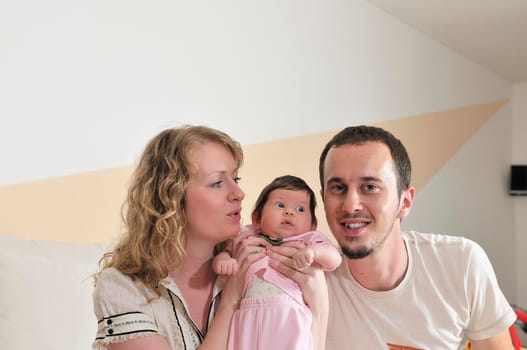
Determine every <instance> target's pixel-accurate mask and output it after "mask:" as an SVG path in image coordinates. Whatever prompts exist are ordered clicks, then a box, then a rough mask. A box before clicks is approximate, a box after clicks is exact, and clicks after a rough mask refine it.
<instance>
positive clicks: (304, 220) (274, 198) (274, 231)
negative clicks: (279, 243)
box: [257, 189, 315, 238]
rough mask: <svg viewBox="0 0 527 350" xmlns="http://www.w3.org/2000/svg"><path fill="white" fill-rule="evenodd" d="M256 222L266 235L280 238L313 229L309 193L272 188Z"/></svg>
mask: <svg viewBox="0 0 527 350" xmlns="http://www.w3.org/2000/svg"><path fill="white" fill-rule="evenodd" d="M257 224H259V226H260V230H261V231H262V232H264V233H265V234H267V235H268V236H271V237H281V238H287V237H291V236H294V235H298V234H301V233H304V232H307V231H311V230H313V229H315V226H314V225H313V223H312V221H311V212H310V210H309V194H308V193H307V192H306V191H298V190H285V189H276V190H274V191H273V192H271V193H270V194H269V198H268V199H267V202H266V203H265V205H264V207H263V210H262V217H261V219H260V222H259V223H257Z"/></svg>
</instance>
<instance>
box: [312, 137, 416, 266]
mask: <svg viewBox="0 0 527 350" xmlns="http://www.w3.org/2000/svg"><path fill="white" fill-rule="evenodd" d="M322 198H323V199H324V209H325V212H326V218H327V222H328V225H329V227H330V229H331V231H332V232H333V235H334V236H335V238H336V239H337V241H338V242H339V244H340V246H341V247H342V251H343V252H344V254H345V255H346V256H347V257H348V258H351V259H361V258H364V257H366V256H368V255H370V254H372V253H374V252H376V251H378V250H380V249H381V248H382V246H383V243H384V241H385V240H386V238H387V237H388V236H389V235H390V233H392V232H394V231H397V230H399V231H400V219H401V218H403V217H404V216H406V215H407V214H408V211H409V207H410V205H411V200H412V199H413V196H412V197H411V198H408V196H407V195H406V193H405V194H403V196H402V198H399V194H398V191H397V175H396V169H395V164H394V162H393V159H392V156H391V153H390V150H389V148H388V147H387V146H386V145H385V144H383V143H381V142H365V143H363V144H360V145H342V146H338V147H333V148H331V149H330V150H329V152H328V154H327V157H326V160H325V163H324V193H322ZM408 199H409V200H408Z"/></svg>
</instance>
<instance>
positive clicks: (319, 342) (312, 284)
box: [267, 241, 329, 350]
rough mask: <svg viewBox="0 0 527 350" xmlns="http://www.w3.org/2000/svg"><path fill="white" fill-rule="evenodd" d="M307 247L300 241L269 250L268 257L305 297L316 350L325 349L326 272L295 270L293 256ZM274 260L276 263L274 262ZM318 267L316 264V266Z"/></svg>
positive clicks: (315, 269) (310, 269) (326, 312)
mask: <svg viewBox="0 0 527 350" xmlns="http://www.w3.org/2000/svg"><path fill="white" fill-rule="evenodd" d="M304 247H305V245H304V244H303V243H302V242H300V241H292V242H287V243H284V244H282V245H280V246H273V247H268V248H267V255H268V256H269V257H270V258H272V260H270V264H271V266H272V267H273V268H275V269H276V270H278V271H279V272H281V273H282V274H284V275H286V276H287V277H289V278H291V279H293V280H294V281H295V282H296V283H298V285H299V286H300V289H302V294H303V296H304V302H305V303H306V305H307V306H308V307H309V309H310V310H311V313H312V314H313V325H312V327H311V331H312V333H313V341H314V346H315V347H314V348H315V349H317V350H318V349H324V348H325V342H326V329H327V322H328V313H329V297H328V288H327V284H326V278H325V277H324V271H323V270H322V269H321V268H318V267H316V266H313V265H312V266H309V267H307V268H305V269H304V270H302V271H299V270H297V269H295V268H294V266H295V264H294V261H293V256H294V255H295V254H296V253H297V252H298V250H300V249H303V248H304ZM273 260H274V261H273ZM315 265H316V264H315Z"/></svg>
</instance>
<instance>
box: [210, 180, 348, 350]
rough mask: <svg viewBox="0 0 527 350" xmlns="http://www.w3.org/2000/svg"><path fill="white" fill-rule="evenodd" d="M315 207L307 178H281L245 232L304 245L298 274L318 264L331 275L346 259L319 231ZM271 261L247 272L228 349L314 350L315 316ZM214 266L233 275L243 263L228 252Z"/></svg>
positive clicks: (263, 196) (257, 206)
mask: <svg viewBox="0 0 527 350" xmlns="http://www.w3.org/2000/svg"><path fill="white" fill-rule="evenodd" d="M315 207H316V199H315V194H314V192H313V190H312V189H311V188H310V187H309V185H308V184H307V183H306V182H305V181H304V180H302V179H301V178H298V177H296V176H291V175H285V176H281V177H277V178H276V179H274V180H273V181H272V182H271V183H270V184H269V185H267V186H266V187H265V188H264V189H263V190H262V192H261V193H260V195H259V197H258V199H257V200H256V204H255V207H254V209H253V212H252V216H251V218H252V222H253V225H249V226H246V227H244V229H250V230H253V231H254V233H255V235H257V236H259V237H262V238H263V239H265V240H266V241H267V242H269V243H270V244H271V245H280V244H282V243H285V242H288V241H301V242H303V243H304V244H305V247H304V248H303V249H300V250H298V252H297V253H296V254H295V255H294V256H293V267H294V268H295V269H297V270H303V269H305V268H307V267H308V266H311V265H313V266H316V267H320V268H322V269H324V270H326V271H332V270H334V269H335V268H337V266H338V265H340V263H341V261H342V257H341V255H340V253H339V251H338V250H337V248H335V246H334V245H333V244H332V243H331V242H330V241H329V239H328V238H327V237H326V236H325V235H324V234H322V233H320V232H318V231H315V229H316V226H317V218H316V215H315ZM269 259H270V258H269V257H267V256H266V257H264V258H262V259H260V260H259V261H257V262H255V263H254V264H253V265H252V266H251V267H250V268H249V270H248V272H247V279H246V283H245V290H244V296H243V299H242V301H241V303H240V309H239V310H238V311H236V313H235V314H234V317H233V320H232V324H231V331H230V336H229V345H228V349H229V350H244V349H273V350H280V349H284V350H306V349H313V337H312V333H311V323H312V316H311V312H310V310H309V308H308V307H307V306H306V305H305V303H304V301H303V298H302V292H301V290H300V288H299V287H298V285H297V284H296V282H294V281H293V280H291V279H290V278H288V277H286V276H284V275H282V274H281V273H279V272H278V271H276V270H274V269H273V268H271V267H270V266H269ZM213 268H214V271H215V272H216V273H217V274H223V275H230V274H234V273H236V271H237V270H238V262H237V261H236V260H235V259H234V258H232V257H231V256H230V254H229V249H227V250H225V251H223V252H220V253H219V254H217V255H216V257H215V258H214V261H213ZM277 332H280V333H279V334H278V333H277Z"/></svg>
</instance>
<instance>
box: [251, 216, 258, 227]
mask: <svg viewBox="0 0 527 350" xmlns="http://www.w3.org/2000/svg"><path fill="white" fill-rule="evenodd" d="M251 220H252V223H253V225H254V226H255V227H256V226H257V227H258V228H260V220H259V219H258V214H257V213H252V215H251Z"/></svg>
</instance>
